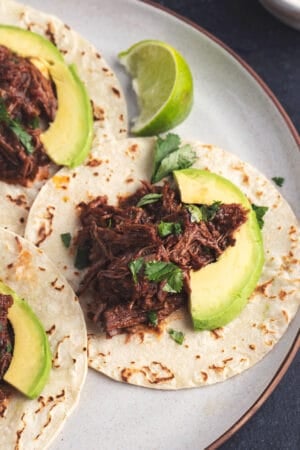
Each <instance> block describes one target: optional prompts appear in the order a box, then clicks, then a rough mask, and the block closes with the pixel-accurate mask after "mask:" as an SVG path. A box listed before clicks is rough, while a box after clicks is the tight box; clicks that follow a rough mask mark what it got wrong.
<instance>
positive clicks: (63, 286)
mask: <svg viewBox="0 0 300 450" xmlns="http://www.w3.org/2000/svg"><path fill="white" fill-rule="evenodd" d="M57 281H58V278H55V280H53V281H51V286H53V287H54V289H55V290H56V291H63V290H64V288H65V285H64V284H61V285H58V284H57Z"/></svg>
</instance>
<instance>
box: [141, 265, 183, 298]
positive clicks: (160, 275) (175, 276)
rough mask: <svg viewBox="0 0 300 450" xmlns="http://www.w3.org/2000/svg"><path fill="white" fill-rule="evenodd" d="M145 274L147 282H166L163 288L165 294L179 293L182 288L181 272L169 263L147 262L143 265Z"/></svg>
mask: <svg viewBox="0 0 300 450" xmlns="http://www.w3.org/2000/svg"><path fill="white" fill-rule="evenodd" d="M145 274H146V277H147V278H148V280H150V281H155V282H157V283H159V282H161V281H166V284H165V286H164V288H163V290H164V291H167V292H173V293H176V292H180V291H181V290H182V287H183V272H182V270H181V269H180V268H179V267H178V266H176V264H173V263H171V262H165V261H149V262H147V263H146V264H145Z"/></svg>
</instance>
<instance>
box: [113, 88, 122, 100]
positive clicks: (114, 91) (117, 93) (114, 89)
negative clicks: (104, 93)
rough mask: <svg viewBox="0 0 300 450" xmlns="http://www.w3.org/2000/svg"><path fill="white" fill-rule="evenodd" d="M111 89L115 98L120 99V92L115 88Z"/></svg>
mask: <svg viewBox="0 0 300 450" xmlns="http://www.w3.org/2000/svg"><path fill="white" fill-rule="evenodd" d="M111 89H112V91H113V93H114V94H115V95H116V96H117V97H119V98H120V97H121V92H120V91H119V89H117V88H115V87H114V86H113V87H112V88H111Z"/></svg>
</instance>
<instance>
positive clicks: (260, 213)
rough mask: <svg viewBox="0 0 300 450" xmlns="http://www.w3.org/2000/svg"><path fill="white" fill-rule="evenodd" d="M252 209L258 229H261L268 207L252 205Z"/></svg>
mask: <svg viewBox="0 0 300 450" xmlns="http://www.w3.org/2000/svg"><path fill="white" fill-rule="evenodd" d="M251 206H252V209H253V211H254V212H255V214H256V219H257V223H258V226H259V228H260V229H261V228H262V227H263V226H264V223H265V222H264V219H263V217H264V215H265V214H266V212H267V211H268V209H269V208H268V207H267V206H257V205H255V204H254V203H252V205H251Z"/></svg>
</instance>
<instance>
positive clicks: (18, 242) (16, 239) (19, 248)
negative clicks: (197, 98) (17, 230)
mask: <svg viewBox="0 0 300 450" xmlns="http://www.w3.org/2000/svg"><path fill="white" fill-rule="evenodd" d="M15 241H16V244H17V250H18V252H21V251H22V249H23V247H22V243H21V241H20V239H19V238H18V236H15Z"/></svg>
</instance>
